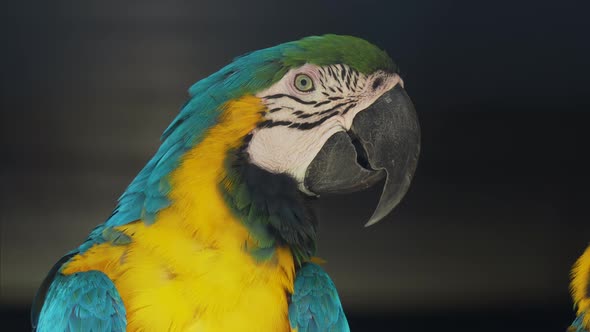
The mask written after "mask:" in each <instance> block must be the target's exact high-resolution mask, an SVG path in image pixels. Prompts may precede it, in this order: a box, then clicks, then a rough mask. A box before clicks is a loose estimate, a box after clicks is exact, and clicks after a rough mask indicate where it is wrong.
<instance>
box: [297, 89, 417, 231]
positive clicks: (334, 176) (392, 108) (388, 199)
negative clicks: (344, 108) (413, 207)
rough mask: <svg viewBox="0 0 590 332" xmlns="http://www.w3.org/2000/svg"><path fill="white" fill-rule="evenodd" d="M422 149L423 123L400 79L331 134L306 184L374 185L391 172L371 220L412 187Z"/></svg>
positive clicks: (337, 189) (344, 188)
mask: <svg viewBox="0 0 590 332" xmlns="http://www.w3.org/2000/svg"><path fill="white" fill-rule="evenodd" d="M419 153H420V126H419V124H418V117H417V115H416V111H415V110H414V106H413V104H412V101H411V100H410V98H409V97H408V95H407V94H406V91H405V90H404V89H403V88H402V87H401V86H400V85H399V84H398V85H396V86H395V87H394V88H393V89H391V90H389V91H387V92H385V93H384V94H383V95H382V96H381V97H379V99H377V101H375V102H374V103H373V104H372V105H371V106H369V107H368V108H367V109H365V110H363V111H361V112H360V113H358V114H357V115H356V117H355V118H354V120H353V123H352V127H351V129H350V130H349V131H348V132H346V133H345V132H339V133H336V134H335V135H333V136H332V137H330V139H328V141H327V142H326V143H325V144H324V146H323V147H322V149H321V150H320V152H319V153H318V154H317V156H316V157H315V159H314V160H313V161H312V162H311V164H310V165H309V167H308V169H307V172H306V176H305V181H304V185H305V187H306V188H307V189H308V190H309V191H311V192H313V193H316V194H322V193H344V192H351V191H357V190H361V189H365V188H368V187H370V186H372V185H374V184H375V183H376V182H378V181H379V180H380V179H382V178H383V177H385V178H386V179H385V186H384V188H383V192H382V194H381V198H380V199H379V203H378V204H377V208H376V209H375V211H374V212H373V215H372V216H371V218H370V219H369V221H368V222H367V223H366V225H365V226H370V225H373V224H375V223H377V222H378V221H380V220H382V219H383V218H384V217H385V216H387V215H388V214H389V213H390V212H391V211H392V210H393V208H395V206H396V205H397V204H398V203H399V202H400V201H401V199H402V198H403V196H404V195H405V194H406V192H407V191H408V188H409V186H410V182H411V180H412V177H413V175H414V171H415V170H416V165H417V163H418V155H419Z"/></svg>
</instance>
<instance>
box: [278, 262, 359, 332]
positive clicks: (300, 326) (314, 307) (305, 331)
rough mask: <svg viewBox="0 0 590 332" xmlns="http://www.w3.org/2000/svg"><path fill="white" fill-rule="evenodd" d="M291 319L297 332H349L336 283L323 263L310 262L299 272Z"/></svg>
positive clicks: (290, 307) (292, 300)
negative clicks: (321, 265)
mask: <svg viewBox="0 0 590 332" xmlns="http://www.w3.org/2000/svg"><path fill="white" fill-rule="evenodd" d="M289 322H290V323H291V328H294V329H297V332H320V331H322V332H323V331H328V332H348V331H350V328H349V327H348V321H347V320H346V316H345V315H344V311H343V310H342V305H341V304H340V298H339V297H338V292H337V291H336V286H335V285H334V283H333V282H332V279H330V277H329V276H328V274H327V273H326V272H325V271H324V270H323V269H322V268H321V267H320V266H318V265H316V264H311V263H308V264H305V265H304V266H303V267H301V269H300V270H299V271H298V272H297V276H296V278H295V292H294V293H293V295H292V296H291V304H290V305H289Z"/></svg>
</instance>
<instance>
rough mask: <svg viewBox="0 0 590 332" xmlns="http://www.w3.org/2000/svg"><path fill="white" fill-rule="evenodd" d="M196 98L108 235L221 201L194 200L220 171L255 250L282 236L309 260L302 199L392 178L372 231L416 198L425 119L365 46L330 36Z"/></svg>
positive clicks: (207, 82)
mask: <svg viewBox="0 0 590 332" xmlns="http://www.w3.org/2000/svg"><path fill="white" fill-rule="evenodd" d="M189 93H190V95H191V99H190V100H189V101H188V102H187V104H186V105H185V106H184V107H183V108H182V110H181V112H180V114H179V115H178V116H177V117H176V119H175V120H174V121H173V122H172V123H171V124H170V126H169V127H168V128H167V129H166V131H165V132H164V134H163V136H162V145H161V146H160V148H159V150H158V152H157V153H156V155H155V156H154V158H152V160H150V162H149V163H148V164H147V165H146V166H145V168H144V169H143V170H142V171H141V172H140V173H139V175H138V176H137V177H136V178H135V180H134V181H133V182H132V184H131V185H130V186H129V187H128V189H127V191H126V192H125V193H124V194H123V196H122V197H121V198H120V200H119V205H118V207H117V209H116V210H115V212H114V213H113V215H112V216H111V218H110V219H109V220H108V221H107V223H106V225H107V226H118V225H123V224H125V223H127V222H130V221H133V220H137V219H138V218H141V219H142V220H144V221H145V222H146V223H151V222H153V221H154V220H155V215H156V213H158V212H159V211H161V210H162V209H164V208H166V207H168V206H170V205H171V204H173V202H174V201H177V202H178V201H179V200H184V201H186V204H185V203H180V205H183V206H188V205H189V204H193V203H194V202H202V201H203V200H202V197H203V196H206V197H209V198H208V199H209V200H210V199H211V196H212V195H216V194H217V193H216V192H208V193H206V194H201V196H199V197H197V196H198V195H196V194H195V193H194V191H195V188H202V187H208V186H209V185H206V186H203V185H200V184H197V183H196V181H197V180H198V179H204V178H208V177H207V176H205V175H204V173H205V172H211V174H210V176H209V178H212V179H213V180H211V181H213V182H212V183H217V184H219V185H220V187H221V192H222V194H223V198H224V199H225V202H226V203H227V205H228V206H230V207H231V209H232V211H233V212H234V213H235V214H236V215H237V216H238V217H239V219H241V220H242V221H244V224H245V225H247V226H248V229H249V231H250V233H251V235H252V238H254V239H256V241H257V242H256V243H255V246H257V247H259V248H271V247H272V246H274V243H276V239H277V238H278V239H279V241H281V242H283V243H287V244H288V245H289V246H290V247H291V248H296V249H294V251H295V252H296V253H298V254H297V256H299V257H302V258H303V259H305V258H306V257H309V256H310V255H311V254H313V252H314V250H315V233H316V222H315V219H314V217H313V216H312V213H310V212H309V211H308V210H309V208H307V206H306V204H305V199H304V198H305V197H309V196H318V195H321V194H324V193H344V192H351V191H355V190H360V189H364V188H367V187H370V186H372V185H374V184H375V183H377V182H378V181H379V180H381V179H383V178H386V180H385V186H384V189H383V193H382V195H381V199H380V201H379V203H378V204H377V208H376V210H375V212H374V214H373V216H372V217H371V218H370V219H369V222H368V223H367V225H371V224H374V223H376V222H377V221H379V220H381V219H383V217H385V216H386V215H387V214H388V213H389V212H390V211H391V210H392V209H393V208H394V207H395V206H396V205H397V204H398V203H399V201H400V200H401V199H402V197H403V196H404V194H405V193H406V191H407V190H408V186H409V185H410V181H411V179H412V176H413V173H414V170H415V168H416V163H417V159H418V153H419V150H420V130H419V126H418V120H417V117H416V113H415V111H414V107H413V106H412V102H411V101H410V99H409V97H408V95H407V94H406V92H405V90H404V85H403V81H402V79H401V77H400V76H399V74H398V71H397V67H396V65H395V64H394V63H393V61H392V60H391V59H390V58H389V56H388V55H387V54H386V53H385V52H384V51H382V50H380V49H379V48H377V47H376V46H374V45H372V44H370V43H368V42H367V41H365V40H362V39H359V38H356V37H350V36H337V35H325V36H317V37H307V38H304V39H301V40H299V41H294V42H288V43H284V44H280V45H277V46H274V47H271V48H267V49H262V50H258V51H255V52H251V53H249V54H246V55H244V56H241V57H238V58H236V59H235V60H234V61H233V62H232V63H230V64H229V65H227V66H225V67H224V68H222V69H221V70H219V71H217V72H216V73H214V74H212V75H210V76H209V77H207V78H205V79H203V80H201V81H199V82H197V83H196V84H195V85H193V86H192V87H191V88H190V90H189ZM215 151H217V152H215ZM195 160H196V161H197V162H194V161H195ZM179 169H180V170H181V171H177V170H179ZM208 174H209V173H208ZM189 197H192V198H190V199H189ZM203 208H207V207H203V206H201V207H199V209H201V210H202V209H203ZM277 234H278V235H277ZM297 248H299V249H297Z"/></svg>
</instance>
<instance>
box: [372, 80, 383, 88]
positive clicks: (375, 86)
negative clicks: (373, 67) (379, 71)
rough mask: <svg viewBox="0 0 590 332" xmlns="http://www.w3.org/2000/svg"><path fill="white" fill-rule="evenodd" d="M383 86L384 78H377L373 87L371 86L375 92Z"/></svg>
mask: <svg viewBox="0 0 590 332" xmlns="http://www.w3.org/2000/svg"><path fill="white" fill-rule="evenodd" d="M382 84H383V78H382V77H377V78H376V79H375V80H374V81H373V85H372V86H371V87H372V88H373V91H374V90H377V89H378V88H379V87H380V86H381V85H382Z"/></svg>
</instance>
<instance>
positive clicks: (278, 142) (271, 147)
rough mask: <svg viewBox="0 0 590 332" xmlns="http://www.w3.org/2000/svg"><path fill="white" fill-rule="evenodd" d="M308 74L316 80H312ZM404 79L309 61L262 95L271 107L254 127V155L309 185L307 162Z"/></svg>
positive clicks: (251, 145)
mask: <svg viewBox="0 0 590 332" xmlns="http://www.w3.org/2000/svg"><path fill="white" fill-rule="evenodd" d="M308 80H311V84H312V85H309V84H310V82H308ZM397 84H402V86H403V82H402V80H401V78H400V77H399V76H398V75H397V74H391V73H385V72H382V71H377V72H375V73H373V74H371V75H364V74H362V73H360V72H358V71H357V70H355V69H352V68H350V67H349V66H347V65H342V64H338V65H330V66H322V67H320V66H316V65H311V64H306V65H303V66H301V67H299V68H296V69H292V70H290V71H289V72H287V73H286V74H285V76H284V77H283V78H282V79H281V80H279V81H278V82H277V83H275V84H274V85H273V86H271V87H270V88H268V89H266V90H264V91H262V92H260V93H258V94H257V95H256V96H257V97H259V98H261V99H262V100H263V102H264V103H265V105H266V107H267V109H268V111H267V113H266V114H265V116H264V118H265V121H263V122H262V123H261V124H260V125H259V126H258V127H257V128H256V129H254V130H253V131H252V139H251V140H250V142H249V144H248V147H247V149H246V151H247V153H248V154H249V156H250V161H251V162H252V163H254V164H256V165H257V166H259V167H261V168H263V169H265V170H267V171H269V172H272V173H286V174H289V175H291V176H293V177H294V178H295V179H296V180H297V181H298V182H299V184H300V188H301V189H302V190H305V188H304V187H303V180H304V178H305V172H306V170H307V167H308V166H309V164H310V163H311V162H312V160H313V159H314V158H315V156H316V155H317V153H318V152H319V151H320V150H321V148H322V147H323V146H324V144H325V143H326V141H327V140H328V138H330V137H331V136H332V135H334V134H335V133H337V132H339V131H347V130H349V129H350V127H351V126H352V121H353V120H354V117H355V116H356V114H358V113H359V112H361V111H363V110H364V109H366V108H367V107H369V106H370V105H371V104H373V102H375V100H377V99H378V98H379V97H380V96H381V95H382V94H383V93H385V92H386V91H389V90H390V89H392V88H393V87H394V86H395V85H397Z"/></svg>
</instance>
